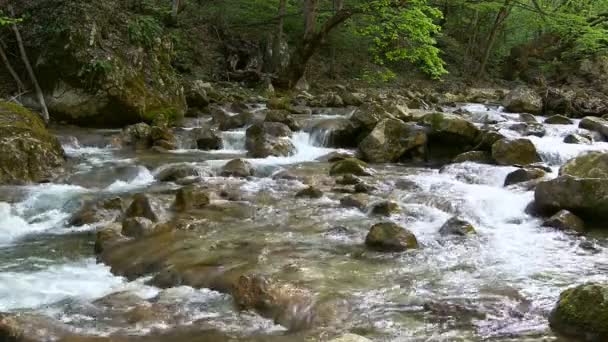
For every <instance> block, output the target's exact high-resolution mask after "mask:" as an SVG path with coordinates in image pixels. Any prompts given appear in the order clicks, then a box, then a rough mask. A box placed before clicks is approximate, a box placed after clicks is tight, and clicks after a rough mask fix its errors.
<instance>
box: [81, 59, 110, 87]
mask: <svg viewBox="0 0 608 342" xmlns="http://www.w3.org/2000/svg"><path fill="white" fill-rule="evenodd" d="M112 69H113V65H112V61H110V60H107V59H93V60H92V61H91V62H90V63H89V64H85V65H83V66H82V68H81V69H80V70H79V71H78V77H79V78H82V79H83V80H85V82H86V84H87V85H88V86H92V85H93V84H94V83H95V82H96V81H97V80H99V79H101V78H103V77H105V76H106V75H108V74H109V73H110V72H112Z"/></svg>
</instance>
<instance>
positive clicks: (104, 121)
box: [15, 0, 187, 127]
mask: <svg viewBox="0 0 608 342" xmlns="http://www.w3.org/2000/svg"><path fill="white" fill-rule="evenodd" d="M17 10H19V11H23V14H25V13H37V15H36V16H33V17H32V18H31V20H30V21H29V23H28V25H27V26H24V32H23V34H24V35H26V36H27V35H30V36H31V37H32V39H28V40H27V41H26V43H27V44H29V45H30V46H26V49H28V51H30V52H31V53H32V54H33V55H35V56H36V63H35V68H36V70H35V72H36V74H37V75H38V80H39V81H40V86H41V88H42V90H43V92H44V95H45V98H46V99H47V105H48V108H49V111H50V113H51V116H52V117H53V118H54V119H56V120H61V121H67V122H70V123H74V124H78V125H82V126H101V127H107V126H112V127H119V126H125V125H128V124H133V123H137V122H141V121H146V122H174V121H177V120H179V119H180V118H181V117H183V115H184V113H185V111H186V107H187V105H186V100H185V96H184V91H183V88H182V85H181V82H180V80H179V77H178V75H177V73H176V72H175V70H174V69H173V67H172V65H171V63H172V61H173V53H174V50H173V41H172V36H171V33H170V32H169V31H168V30H166V29H165V28H164V25H163V23H162V22H161V21H160V19H157V18H155V17H153V16H147V15H141V14H138V13H134V11H133V9H132V7H130V4H129V3H128V2H125V1H120V0H109V1H77V2H53V1H33V2H20V3H19V6H17ZM57 18H61V23H62V24H61V25H60V28H59V27H58V26H57ZM49 27H55V28H57V29H51V30H49V29H46V28H49ZM15 50H16V48H15ZM32 97H33V96H32Z"/></svg>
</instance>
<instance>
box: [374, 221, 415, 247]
mask: <svg viewBox="0 0 608 342" xmlns="http://www.w3.org/2000/svg"><path fill="white" fill-rule="evenodd" d="M365 244H366V245H367V246H368V247H370V248H372V249H374V250H377V251H381V252H403V251H406V250H408V249H415V248H418V240H417V239H416V236H414V234H412V232H410V231H409V230H407V229H405V228H403V227H400V226H399V225H397V224H395V223H392V222H383V223H378V224H375V225H373V226H372V227H371V229H370V230H369V233H368V234H367V236H366V238H365Z"/></svg>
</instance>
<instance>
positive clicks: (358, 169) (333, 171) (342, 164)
mask: <svg viewBox="0 0 608 342" xmlns="http://www.w3.org/2000/svg"><path fill="white" fill-rule="evenodd" d="M345 174H351V175H355V176H370V175H371V170H370V169H368V167H367V164H366V163H365V162H364V161H361V160H359V159H357V158H346V159H343V160H339V161H337V162H335V163H333V164H332V165H331V168H330V170H329V175H330V176H340V175H345Z"/></svg>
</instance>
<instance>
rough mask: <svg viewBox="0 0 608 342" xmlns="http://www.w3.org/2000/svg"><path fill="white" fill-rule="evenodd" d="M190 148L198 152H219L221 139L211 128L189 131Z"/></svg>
mask: <svg viewBox="0 0 608 342" xmlns="http://www.w3.org/2000/svg"><path fill="white" fill-rule="evenodd" d="M189 133H190V139H191V142H192V144H191V147H192V148H197V149H199V150H219V149H221V148H222V137H221V136H220V134H219V133H218V132H217V131H216V130H215V129H213V128H211V127H198V128H194V129H192V130H190V132H189Z"/></svg>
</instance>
